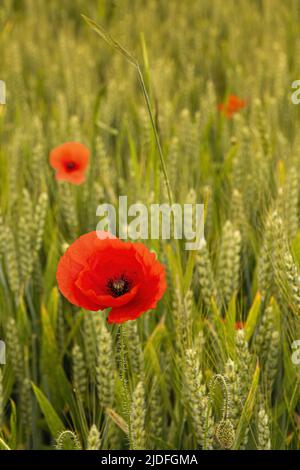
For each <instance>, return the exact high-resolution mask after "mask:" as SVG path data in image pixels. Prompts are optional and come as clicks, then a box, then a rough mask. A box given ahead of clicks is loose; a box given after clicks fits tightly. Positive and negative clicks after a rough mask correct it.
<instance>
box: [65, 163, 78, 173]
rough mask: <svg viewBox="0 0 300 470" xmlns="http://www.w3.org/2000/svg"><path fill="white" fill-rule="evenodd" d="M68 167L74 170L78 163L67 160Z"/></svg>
mask: <svg viewBox="0 0 300 470" xmlns="http://www.w3.org/2000/svg"><path fill="white" fill-rule="evenodd" d="M66 167H67V170H70V171H72V170H74V168H75V167H76V163H74V162H67V163H66Z"/></svg>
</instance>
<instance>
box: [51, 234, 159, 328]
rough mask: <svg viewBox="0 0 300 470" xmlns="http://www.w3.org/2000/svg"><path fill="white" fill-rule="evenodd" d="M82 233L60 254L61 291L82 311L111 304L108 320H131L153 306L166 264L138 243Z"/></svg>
mask: <svg viewBox="0 0 300 470" xmlns="http://www.w3.org/2000/svg"><path fill="white" fill-rule="evenodd" d="M100 236H101V239H100V238H99V233H98V236H97V232H90V233H87V234H85V235H83V236H81V237H80V238H78V239H77V240H76V241H75V242H74V243H73V244H72V245H70V246H69V248H68V249H67V250H66V252H65V253H64V255H63V256H62V257H61V259H60V261H59V264H58V269H57V274H56V277H57V282H58V286H59V289H60V291H61V293H62V294H63V295H64V296H65V297H66V298H67V299H68V300H69V302H71V303H72V304H74V305H77V306H78V307H82V308H85V309H87V310H94V311H96V310H104V309H106V308H110V307H111V310H110V312H109V316H108V322H109V323H122V322H125V321H127V320H134V319H135V318H138V317H139V316H140V315H141V314H142V313H144V312H146V311H147V310H150V309H153V308H155V307H156V304H157V302H158V301H159V300H160V299H161V297H162V296H163V294H164V292H165V290H166V280H165V269H164V266H163V265H162V264H161V263H160V262H159V261H157V259H156V256H155V254H154V253H151V252H150V251H149V250H148V249H147V248H146V246H145V245H143V244H142V243H132V242H125V241H122V240H119V239H118V238H116V237H113V236H112V235H111V234H109V233H107V232H101V233H100Z"/></svg>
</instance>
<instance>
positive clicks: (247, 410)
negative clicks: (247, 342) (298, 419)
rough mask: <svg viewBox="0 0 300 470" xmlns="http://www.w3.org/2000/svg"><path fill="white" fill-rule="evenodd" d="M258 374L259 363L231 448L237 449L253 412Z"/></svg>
mask: <svg viewBox="0 0 300 470" xmlns="http://www.w3.org/2000/svg"><path fill="white" fill-rule="evenodd" d="M259 375H260V368H259V365H258V364H257V365H256V368H255V371H254V374H253V378H252V383H251V387H250V390H249V393H248V396H247V399H246V403H245V405H244V408H243V411H242V414H241V417H240V420H239V424H238V427H237V431H236V437H235V443H234V445H233V449H235V450H237V449H239V447H240V444H241V442H242V440H243V438H244V435H245V431H246V429H247V426H248V425H249V423H250V420H251V417H252V413H253V408H254V405H255V398H256V391H257V387H258V381H259Z"/></svg>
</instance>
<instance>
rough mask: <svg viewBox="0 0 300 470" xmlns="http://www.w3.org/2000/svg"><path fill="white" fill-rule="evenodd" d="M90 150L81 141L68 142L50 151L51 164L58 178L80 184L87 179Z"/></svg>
mask: <svg viewBox="0 0 300 470" xmlns="http://www.w3.org/2000/svg"><path fill="white" fill-rule="evenodd" d="M89 156H90V152H89V150H88V149H87V148H86V147H85V146H84V145H82V144H80V143H79V142H66V143H65V144H62V145H59V146H58V147H56V148H54V149H53V150H52V151H51V153H50V158H49V160H50V165H51V166H52V168H54V169H55V170H56V175H55V177H56V179H57V180H63V181H69V183H73V184H80V183H82V182H83V181H84V180H85V171H86V169H87V166H88V163H89Z"/></svg>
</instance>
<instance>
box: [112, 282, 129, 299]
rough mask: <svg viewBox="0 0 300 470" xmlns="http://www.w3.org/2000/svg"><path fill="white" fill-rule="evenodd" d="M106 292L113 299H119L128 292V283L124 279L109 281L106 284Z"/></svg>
mask: <svg viewBox="0 0 300 470" xmlns="http://www.w3.org/2000/svg"><path fill="white" fill-rule="evenodd" d="M107 287H108V290H109V292H110V294H111V295H112V296H113V297H121V295H124V294H127V292H129V290H130V282H129V281H128V280H127V279H125V278H124V277H120V278H119V279H110V280H109V281H108V283H107Z"/></svg>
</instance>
